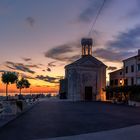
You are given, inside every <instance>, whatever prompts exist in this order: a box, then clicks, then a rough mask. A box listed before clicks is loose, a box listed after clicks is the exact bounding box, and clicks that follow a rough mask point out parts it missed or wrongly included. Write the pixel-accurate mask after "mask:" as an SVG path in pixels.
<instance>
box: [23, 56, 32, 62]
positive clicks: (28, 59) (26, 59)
mask: <svg viewBox="0 0 140 140" xmlns="http://www.w3.org/2000/svg"><path fill="white" fill-rule="evenodd" d="M22 59H23V60H24V61H25V62H28V61H32V59H31V58H26V57H23V58H22Z"/></svg>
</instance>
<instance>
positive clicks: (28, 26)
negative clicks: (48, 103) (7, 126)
mask: <svg viewBox="0 0 140 140" xmlns="http://www.w3.org/2000/svg"><path fill="white" fill-rule="evenodd" d="M102 3H103V0H0V72H1V73H2V72H4V71H17V72H19V73H20V76H23V77H25V78H28V79H29V81H30V82H31V84H32V86H31V88H30V89H28V90H26V91H24V92H29V91H30V90H31V92H41V93H42V92H43V93H44V92H50V93H51V92H58V87H59V83H58V81H59V79H60V78H62V77H63V76H64V66H65V65H66V64H68V63H71V62H72V61H74V60H76V59H78V58H80V56H81V46H80V39H81V38H82V37H87V35H88V32H89V30H90V28H91V25H92V22H93V20H94V19H95V16H96V14H97V11H98V10H99V8H100V6H101V5H102ZM94 30H95V31H94V32H92V34H91V37H92V38H93V41H94V46H93V56H95V57H97V58H98V59H100V60H101V61H103V62H104V63H105V64H106V65H107V66H108V72H111V71H112V70H115V69H117V68H120V67H121V66H122V63H121V60H123V59H125V58H127V57H130V56H133V55H136V54H137V50H138V48H140V1H139V0H106V3H105V5H104V7H103V9H102V11H101V14H100V16H99V18H98V20H97V23H96V24H95V27H94ZM4 90H5V89H4V85H3V84H2V83H1V82H0V92H4ZM10 92H16V88H15V85H12V86H11V85H10Z"/></svg>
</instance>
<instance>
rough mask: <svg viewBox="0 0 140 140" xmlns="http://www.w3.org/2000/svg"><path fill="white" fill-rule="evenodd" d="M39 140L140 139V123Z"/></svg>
mask: <svg viewBox="0 0 140 140" xmlns="http://www.w3.org/2000/svg"><path fill="white" fill-rule="evenodd" d="M37 140H140V125H136V126H131V127H126V128H120V129H115V130H109V131H102V132H95V133H87V134H81V135H74V136H66V137H56V138H49V139H37Z"/></svg>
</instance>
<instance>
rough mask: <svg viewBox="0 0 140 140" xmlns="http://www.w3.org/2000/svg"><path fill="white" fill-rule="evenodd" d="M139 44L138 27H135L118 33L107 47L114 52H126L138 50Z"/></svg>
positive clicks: (139, 33) (139, 32)
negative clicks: (133, 49)
mask: <svg viewBox="0 0 140 140" xmlns="http://www.w3.org/2000/svg"><path fill="white" fill-rule="evenodd" d="M139 44H140V25H137V26H135V27H134V28H133V29H129V30H127V31H125V32H121V33H119V34H118V35H117V36H116V37H115V39H114V40H113V41H109V42H108V43H107V46H108V47H110V48H113V49H115V50H121V51H126V49H127V51H128V50H132V47H133V48H135V49H138V48H139Z"/></svg>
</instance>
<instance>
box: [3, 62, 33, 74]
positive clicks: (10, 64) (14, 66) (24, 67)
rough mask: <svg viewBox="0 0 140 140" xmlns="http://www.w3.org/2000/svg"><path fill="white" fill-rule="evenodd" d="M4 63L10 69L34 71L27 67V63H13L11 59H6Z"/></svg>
mask: <svg viewBox="0 0 140 140" xmlns="http://www.w3.org/2000/svg"><path fill="white" fill-rule="evenodd" d="M5 63H6V66H7V67H8V68H10V69H12V70H20V71H22V72H28V73H31V74H34V73H35V71H33V70H31V69H30V68H28V66H27V65H24V64H22V63H14V62H11V61H6V62H5Z"/></svg>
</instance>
